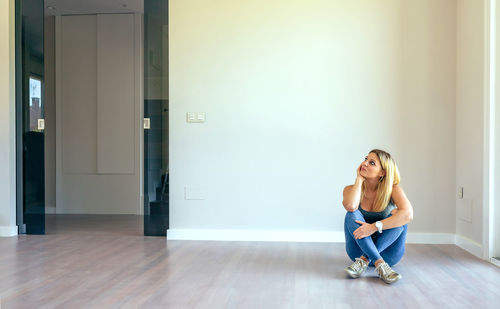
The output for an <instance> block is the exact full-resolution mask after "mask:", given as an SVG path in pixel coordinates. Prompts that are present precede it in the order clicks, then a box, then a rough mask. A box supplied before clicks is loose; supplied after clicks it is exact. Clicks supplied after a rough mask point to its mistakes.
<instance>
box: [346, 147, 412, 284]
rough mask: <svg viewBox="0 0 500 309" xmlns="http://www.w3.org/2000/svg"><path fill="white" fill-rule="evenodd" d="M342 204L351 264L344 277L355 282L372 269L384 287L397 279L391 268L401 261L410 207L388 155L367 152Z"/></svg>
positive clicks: (395, 167)
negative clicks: (353, 279) (369, 268)
mask: <svg viewBox="0 0 500 309" xmlns="http://www.w3.org/2000/svg"><path fill="white" fill-rule="evenodd" d="M342 204H343V205H344V208H345V209H346V210H347V214H346V216H345V222H344V232H345V240H346V250H347V254H348V255H349V257H350V258H351V260H353V261H354V263H352V264H351V265H350V266H349V267H347V268H346V269H345V270H346V272H347V274H348V275H349V276H350V277H351V278H359V277H360V276H361V274H362V273H363V272H364V271H365V270H366V268H367V267H368V266H369V265H373V266H375V267H376V268H375V270H376V271H377V273H378V275H379V277H380V278H381V279H382V280H383V281H384V282H385V283H394V282H396V281H398V280H399V279H401V275H400V274H398V273H397V272H395V271H394V270H392V268H391V266H393V265H394V264H396V263H397V262H399V261H400V260H401V258H402V257H403V253H404V251H405V240H406V232H407V229H408V227H407V223H408V222H410V221H411V220H412V219H413V207H412V206H411V204H410V201H409V200H408V198H407V197H406V195H405V193H404V191H403V189H402V188H401V187H400V186H399V171H398V167H397V166H396V162H394V160H393V158H392V157H391V155H390V154H389V153H387V152H385V151H383V150H379V149H374V150H372V151H370V153H369V154H368V156H366V157H365V160H364V161H363V163H361V165H360V166H359V167H358V169H357V177H356V182H355V183H354V184H353V185H350V186H347V187H345V188H344V200H343V202H342Z"/></svg>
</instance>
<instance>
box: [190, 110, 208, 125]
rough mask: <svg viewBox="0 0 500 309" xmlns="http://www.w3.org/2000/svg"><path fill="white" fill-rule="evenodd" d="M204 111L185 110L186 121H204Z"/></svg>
mask: <svg viewBox="0 0 500 309" xmlns="http://www.w3.org/2000/svg"><path fill="white" fill-rule="evenodd" d="M205 119H206V113H201V112H187V113H186V121H187V122H189V123H202V122H205Z"/></svg>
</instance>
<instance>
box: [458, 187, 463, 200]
mask: <svg viewBox="0 0 500 309" xmlns="http://www.w3.org/2000/svg"><path fill="white" fill-rule="evenodd" d="M457 196H458V198H459V199H463V198H464V187H458V191H457Z"/></svg>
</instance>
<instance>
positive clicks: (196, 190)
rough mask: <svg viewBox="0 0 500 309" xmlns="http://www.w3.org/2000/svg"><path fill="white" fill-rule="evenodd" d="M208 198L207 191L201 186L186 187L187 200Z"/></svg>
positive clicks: (185, 196)
mask: <svg viewBox="0 0 500 309" xmlns="http://www.w3.org/2000/svg"><path fill="white" fill-rule="evenodd" d="M206 198H207V191H206V190H205V188H202V187H200V186H185V187H184V199H185V200H204V199H206Z"/></svg>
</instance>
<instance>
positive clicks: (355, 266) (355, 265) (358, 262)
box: [352, 258, 363, 271]
mask: <svg viewBox="0 0 500 309" xmlns="http://www.w3.org/2000/svg"><path fill="white" fill-rule="evenodd" d="M352 268H353V269H354V270H355V271H359V270H361V269H363V260H362V259H359V258H358V259H356V262H354V263H353V264H352Z"/></svg>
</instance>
